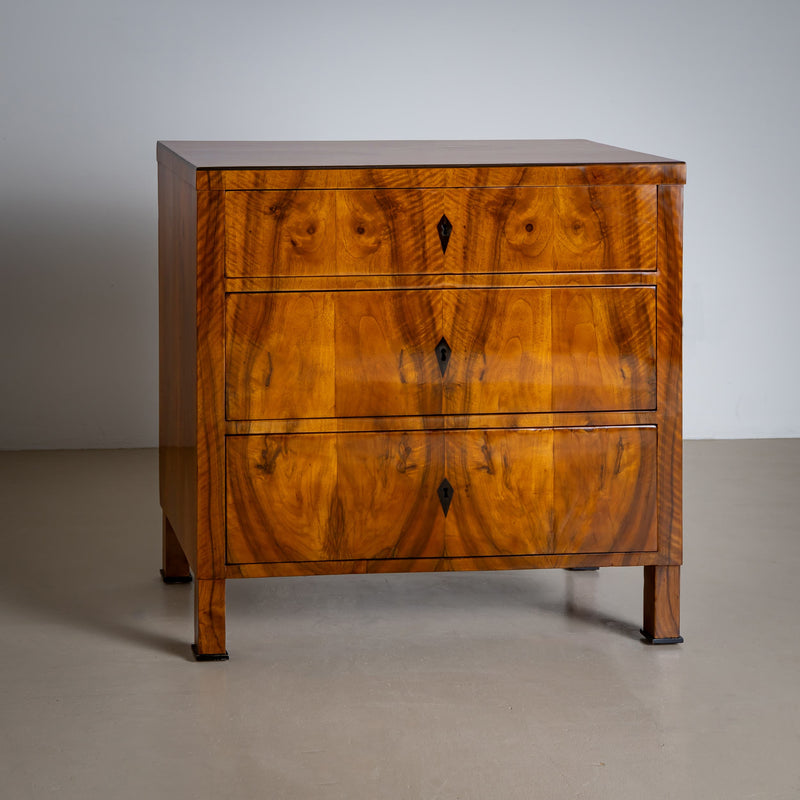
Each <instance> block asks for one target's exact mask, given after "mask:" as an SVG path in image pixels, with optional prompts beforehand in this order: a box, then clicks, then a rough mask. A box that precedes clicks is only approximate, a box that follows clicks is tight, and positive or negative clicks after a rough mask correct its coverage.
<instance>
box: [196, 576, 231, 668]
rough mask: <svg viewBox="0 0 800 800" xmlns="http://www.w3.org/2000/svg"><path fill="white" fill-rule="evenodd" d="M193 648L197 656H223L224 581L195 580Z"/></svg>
mask: <svg viewBox="0 0 800 800" xmlns="http://www.w3.org/2000/svg"><path fill="white" fill-rule="evenodd" d="M194 607H195V615H194V620H195V629H194V643H195V644H194V646H195V653H196V655H198V656H201V657H202V656H224V655H227V651H226V649H225V581H224V580H203V579H200V580H195V582H194Z"/></svg>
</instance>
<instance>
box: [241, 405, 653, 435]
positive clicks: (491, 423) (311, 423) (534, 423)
mask: <svg viewBox="0 0 800 800" xmlns="http://www.w3.org/2000/svg"><path fill="white" fill-rule="evenodd" d="M656 420H657V415H656V413H655V412H653V411H598V412H592V411H579V412H574V413H564V412H559V413H557V414H551V413H524V414H431V415H428V416H413V417H332V418H330V419H319V418H312V419H275V420H264V419H258V420H237V421H233V422H228V424H227V426H226V432H227V433H228V435H230V436H237V435H248V434H259V435H265V434H272V433H369V432H372V431H402V430H407V431H425V430H477V429H483V428H487V429H506V428H512V429H515V428H543V427H552V426H560V427H568V428H601V427H608V426H614V427H616V426H619V425H653V424H655V423H656Z"/></svg>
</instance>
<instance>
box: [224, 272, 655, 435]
mask: <svg viewBox="0 0 800 800" xmlns="http://www.w3.org/2000/svg"><path fill="white" fill-rule="evenodd" d="M654 295H655V293H654V291H653V290H652V289H651V288H639V287H629V288H617V289H605V288H597V289H568V288H564V289H552V290H549V289H520V290H489V291H485V292H480V293H476V292H465V291H444V292H436V291H424V290H421V291H396V292H335V293H327V292H312V293H307V294H293V293H267V294H235V295H229V296H228V299H227V320H228V322H227V350H226V358H227V374H226V387H227V414H228V418H229V419H232V420H236V419H282V418H303V417H311V418H327V417H332V416H334V414H335V415H336V416H337V417H359V416H361V417H369V416H397V415H430V414H441V413H447V414H456V413H457V414H466V413H470V414H471V413H514V412H516V413H524V412H537V411H539V412H552V411H578V410H582V411H593V410H642V409H648V408H653V407H654V404H655V388H654V384H655V296H654ZM442 336H444V337H445V338H446V340H447V341H448V343H449V344H450V347H451V349H452V353H453V354H452V358H451V361H450V364H449V366H448V368H447V370H446V372H445V374H444V375H442V374H441V371H440V370H439V368H438V366H437V360H436V355H435V347H436V345H437V344H438V342H439V340H440V339H441V337H442ZM298 389H300V390H301V391H298Z"/></svg>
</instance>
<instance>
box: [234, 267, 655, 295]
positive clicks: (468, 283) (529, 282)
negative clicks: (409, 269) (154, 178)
mask: <svg viewBox="0 0 800 800" xmlns="http://www.w3.org/2000/svg"><path fill="white" fill-rule="evenodd" d="M655 281H656V278H655V277H654V275H653V274H652V273H648V272H574V273H563V272H561V273H556V274H554V273H551V272H539V273H537V272H530V273H515V272H506V273H473V274H470V273H458V274H444V273H441V274H419V275H332V276H321V277H313V278H309V277H303V276H296V277H292V276H283V277H272V278H263V277H262V278H228V279H227V280H226V281H225V291H226V292H231V293H235V292H302V291H353V290H356V289H359V290H362V291H379V290H383V289H393V290H398V289H503V288H507V289H511V288H522V287H530V288H534V287H541V288H552V287H554V286H643V285H651V284H653V283H655Z"/></svg>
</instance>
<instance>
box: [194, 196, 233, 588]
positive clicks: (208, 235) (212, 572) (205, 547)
mask: <svg viewBox="0 0 800 800" xmlns="http://www.w3.org/2000/svg"><path fill="white" fill-rule="evenodd" d="M223 201H224V192H203V193H201V194H198V196H197V249H196V252H197V283H196V287H197V288H196V292H197V299H196V308H197V320H196V325H197V353H196V371H197V396H196V401H195V402H196V403H197V434H196V441H197V474H196V476H194V479H195V480H196V482H197V568H196V571H195V578H199V579H211V578H221V577H222V576H223V575H224V572H225V492H224V486H225V335H224V325H225V290H224V283H223V272H224V245H223V242H224V239H223V226H224V213H223Z"/></svg>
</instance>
